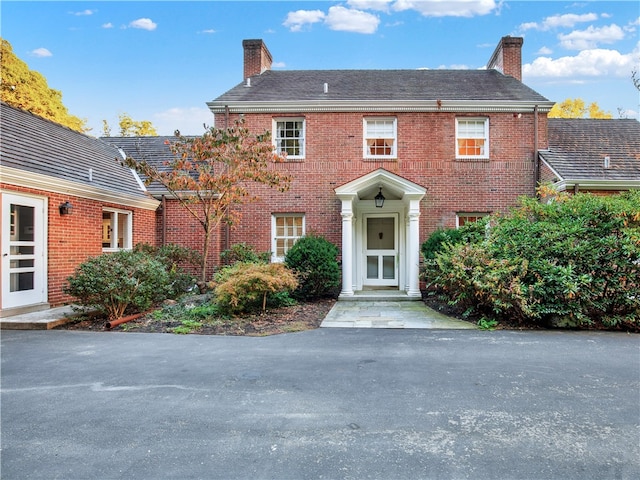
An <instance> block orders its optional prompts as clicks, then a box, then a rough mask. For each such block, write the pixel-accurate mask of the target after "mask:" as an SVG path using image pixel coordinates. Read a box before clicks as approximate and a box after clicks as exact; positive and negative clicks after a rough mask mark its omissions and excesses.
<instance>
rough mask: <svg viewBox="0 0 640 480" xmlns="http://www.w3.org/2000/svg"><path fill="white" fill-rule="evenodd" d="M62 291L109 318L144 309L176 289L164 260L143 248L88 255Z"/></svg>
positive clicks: (81, 305) (82, 305)
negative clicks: (96, 255) (143, 250)
mask: <svg viewBox="0 0 640 480" xmlns="http://www.w3.org/2000/svg"><path fill="white" fill-rule="evenodd" d="M67 282H68V285H67V286H66V287H65V288H64V292H65V293H67V294H69V295H71V296H73V297H75V301H76V303H77V304H78V305H79V306H80V307H82V308H84V309H87V310H96V311H97V312H98V313H99V314H102V315H105V316H106V317H107V318H108V319H109V320H115V319H117V318H119V317H121V316H123V315H124V314H125V312H126V313H137V312H143V311H145V310H147V309H149V308H150V307H151V306H152V305H153V304H154V303H156V302H160V301H162V300H164V299H166V298H169V297H170V296H171V295H172V294H173V293H175V291H174V288H173V285H172V277H171V276H170V275H169V273H168V272H167V268H166V266H165V264H163V263H162V262H161V261H159V260H157V259H155V258H153V256H151V255H149V254H148V253H144V252H133V251H127V250H121V251H118V252H113V253H106V254H103V255H100V256H98V257H94V258H90V259H89V260H87V261H86V262H84V263H82V264H81V265H79V266H78V267H77V268H76V270H75V273H74V274H73V275H72V276H70V277H69V278H67Z"/></svg>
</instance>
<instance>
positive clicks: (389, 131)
mask: <svg viewBox="0 0 640 480" xmlns="http://www.w3.org/2000/svg"><path fill="white" fill-rule="evenodd" d="M397 136H398V132H397V126H396V119H395V118H365V119H364V157H365V158H395V157H396V144H397Z"/></svg>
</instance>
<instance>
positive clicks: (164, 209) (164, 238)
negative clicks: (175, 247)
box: [162, 195, 167, 247]
mask: <svg viewBox="0 0 640 480" xmlns="http://www.w3.org/2000/svg"><path fill="white" fill-rule="evenodd" d="M166 244H167V198H166V197H165V196H164V195H162V246H163V247H164V246H165V245H166Z"/></svg>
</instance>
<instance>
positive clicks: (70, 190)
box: [0, 165, 160, 210]
mask: <svg viewBox="0 0 640 480" xmlns="http://www.w3.org/2000/svg"><path fill="white" fill-rule="evenodd" d="M0 177H1V178H2V183H6V184H10V185H16V186H19V187H25V188H35V189H38V190H43V191H46V192H54V193H61V194H64V195H73V196H75V197H79V198H87V199H90V200H96V201H98V202H104V203H115V204H119V205H123V206H127V207H132V208H142V209H144V210H156V209H157V208H158V205H160V202H159V201H158V200H156V199H155V198H153V197H151V196H150V195H146V194H144V193H142V192H141V193H140V194H139V195H132V194H127V193H124V192H116V191H110V190H106V189H104V188H99V187H95V186H91V185H87V184H85V183H78V182H72V181H69V180H63V179H60V178H55V177H50V176H48V175H42V174H40V173H34V172H28V171H26V170H21V169H18V168H12V167H5V166H2V165H0Z"/></svg>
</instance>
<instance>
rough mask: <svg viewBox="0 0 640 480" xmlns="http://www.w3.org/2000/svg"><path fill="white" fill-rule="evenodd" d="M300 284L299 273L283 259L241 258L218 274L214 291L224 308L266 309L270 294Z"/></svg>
mask: <svg viewBox="0 0 640 480" xmlns="http://www.w3.org/2000/svg"><path fill="white" fill-rule="evenodd" d="M297 286H298V282H297V280H296V277H295V275H294V274H293V272H291V271H290V270H289V269H288V268H287V267H286V266H285V265H283V264H282V263H268V264H265V263H242V262H238V263H236V264H234V265H231V266H229V267H225V268H223V269H222V270H221V271H220V272H218V273H217V274H216V278H215V289H214V294H215V298H216V302H217V304H218V306H219V307H220V308H222V309H223V310H226V311H228V312H230V313H233V314H239V313H244V312H248V311H252V310H255V309H258V308H261V309H262V311H265V310H266V307H267V299H268V297H269V296H270V295H272V296H274V297H275V298H278V297H279V298H282V297H283V292H289V291H292V290H294V289H295V288H296V287H297Z"/></svg>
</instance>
